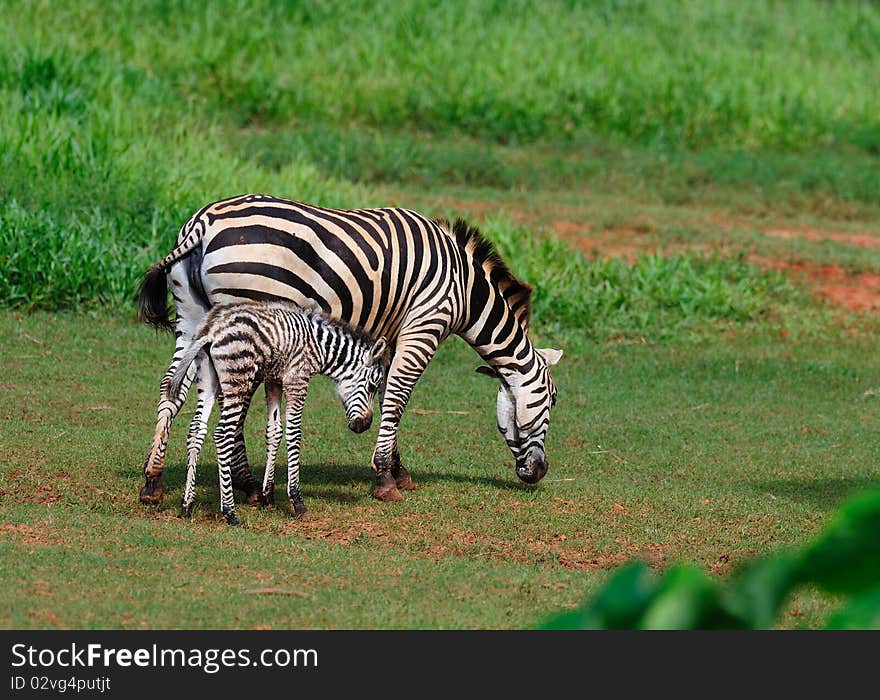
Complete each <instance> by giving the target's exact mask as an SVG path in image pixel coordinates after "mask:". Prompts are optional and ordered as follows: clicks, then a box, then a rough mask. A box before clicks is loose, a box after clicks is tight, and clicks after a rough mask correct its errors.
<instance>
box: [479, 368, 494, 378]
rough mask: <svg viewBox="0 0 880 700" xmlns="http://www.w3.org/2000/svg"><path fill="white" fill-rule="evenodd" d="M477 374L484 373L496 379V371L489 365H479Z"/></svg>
mask: <svg viewBox="0 0 880 700" xmlns="http://www.w3.org/2000/svg"><path fill="white" fill-rule="evenodd" d="M477 373H478V374H485V375H486V376H488V377H493V378H495V379H498V371H497V370H496V369H495V368H494V367H490V366H489V365H480V366H479V367H477Z"/></svg>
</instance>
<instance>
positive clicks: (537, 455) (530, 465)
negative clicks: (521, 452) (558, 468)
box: [516, 448, 547, 484]
mask: <svg viewBox="0 0 880 700" xmlns="http://www.w3.org/2000/svg"><path fill="white" fill-rule="evenodd" d="M546 473H547V457H546V456H545V455H544V452H543V451H542V450H539V449H537V448H533V449H531V450H529V453H528V455H527V456H526V458H525V459H523V460H517V464H516V475H517V476H518V477H519V478H520V479H522V480H523V481H525V482H526V483H527V484H537V483H538V482H539V481H540V480H541V479H543V478H544V475H545V474H546Z"/></svg>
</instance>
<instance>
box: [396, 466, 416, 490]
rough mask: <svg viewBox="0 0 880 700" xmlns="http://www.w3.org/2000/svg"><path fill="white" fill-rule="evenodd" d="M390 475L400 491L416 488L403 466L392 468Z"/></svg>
mask: <svg viewBox="0 0 880 700" xmlns="http://www.w3.org/2000/svg"><path fill="white" fill-rule="evenodd" d="M391 475H392V476H393V477H394V483H395V484H396V485H397V488H398V489H400V490H401V491H415V490H416V484H415V482H414V481H413V480H412V477H411V476H410V474H409V472H408V471H407V470H406V468H405V467H403V466H399V467H397V468H396V469H392V470H391Z"/></svg>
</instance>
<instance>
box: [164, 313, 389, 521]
mask: <svg viewBox="0 0 880 700" xmlns="http://www.w3.org/2000/svg"><path fill="white" fill-rule="evenodd" d="M385 349H386V342H385V340H384V339H382V338H380V339H379V340H377V341H375V342H373V341H372V340H371V339H370V338H369V337H368V336H366V335H365V334H364V333H362V332H356V331H354V330H353V329H351V328H348V327H346V326H344V325H342V324H340V323H337V322H332V321H330V320H329V319H327V318H326V317H324V316H323V315H322V314H321V313H319V312H314V311H304V310H302V309H300V308H299V307H296V306H294V305H293V304H290V303H277V302H274V303H260V302H239V303H235V304H225V305H218V306H215V307H214V308H213V309H212V310H211V311H210V312H209V313H208V315H207V317H206V318H205V321H204V323H203V324H202V326H201V328H200V329H199V331H198V332H197V333H196V336H195V338H194V339H193V341H192V343H191V345H190V346H189V347H188V348H187V349H186V351H185V353H184V354H183V356H182V358H181V360H180V363H179V364H178V366H177V368H176V370H175V373H174V374H173V375H172V377H171V382H170V386H169V395H170V396H172V397H176V396H178V395H179V394H180V393H181V392H182V391H183V390H184V386H185V383H186V381H187V377H188V374H189V371H190V366H191V365H192V363H193V362H194V361H195V360H196V358H199V373H200V381H203V382H204V384H205V386H206V389H208V390H210V389H211V388H213V389H214V390H216V392H217V396H218V398H219V402H220V421H219V423H218V424H217V428H216V430H215V433H214V438H215V442H216V445H217V466H218V470H219V474H220V508H221V511H222V512H223V514H224V516H225V517H226V520H227V522H229V523H230V524H232V525H235V524H238V519H237V517H236V514H235V503H234V501H233V497H232V471H231V463H232V459H233V456H234V451H235V447H236V439H237V436H238V435H239V434H240V432H241V430H242V426H243V424H244V419H245V416H246V414H247V410H248V406H249V405H250V401H251V398H252V397H253V394H254V391H255V390H256V388H257V387H258V386H259V384H260V383H261V382H264V383H265V384H266V396H267V400H268V423H267V428H266V443H267V459H266V472H265V476H264V479H263V496H264V497H265V498H266V499H267V500H272V494H273V493H274V490H275V483H274V481H275V456H276V454H277V451H278V445H279V442H280V439H281V415H280V404H281V393H282V392H283V393H284V396H285V398H286V401H287V410H286V416H285V419H286V441H287V495H288V497H289V498H290V500H291V502H292V503H293V507H294V510H295V512H296V513H297V514H302V513H304V512H305V510H306V508H305V505H304V504H303V501H302V494H301V493H300V488H299V469H300V446H301V440H302V409H303V404H304V403H305V398H306V391H307V388H308V383H309V380H310V379H311V378H312V377H313V376H314V375H316V374H324V375H327V376H329V377H331V378H332V379H333V380H334V381H335V382H336V392H337V395H338V396H339V398H340V400H341V401H342V405H343V407H344V408H345V413H346V416H347V417H348V421H349V427H351V428H352V430H354V431H355V432H361V431H363V430H365V429H366V428H367V427H369V425H370V422H371V420H372V417H373V399H374V397H375V394H376V390H377V389H378V387H379V385H380V384H381V382H382V379H383V374H384V354H385ZM202 378H206V379H202ZM191 437H192V436H191ZM197 437H198V436H196V438H197ZM201 437H202V438H203V437H204V433H203V432H202V433H201ZM200 447H201V443H200V442H199V443H198V444H194V445H191V446H190V449H191V450H192V449H195V450H196V454H197V453H198V449H199V448H200ZM195 471H196V470H195V461H194V460H190V461H189V462H188V465H187V479H186V486H185V488H184V494H183V503H182V512H183V514H184V516H188V515H189V514H190V513H191V511H192V505H193V499H194V496H195Z"/></svg>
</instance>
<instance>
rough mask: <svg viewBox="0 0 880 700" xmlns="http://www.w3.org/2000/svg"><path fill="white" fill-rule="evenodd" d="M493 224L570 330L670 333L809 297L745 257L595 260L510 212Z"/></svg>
mask: <svg viewBox="0 0 880 700" xmlns="http://www.w3.org/2000/svg"><path fill="white" fill-rule="evenodd" d="M486 228H487V231H489V232H490V235H491V238H492V239H493V240H494V241H495V242H496V244H497V247H498V250H499V252H500V253H501V255H502V257H503V258H504V259H505V260H506V261H507V262H508V264H509V265H510V266H511V268H512V269H513V270H515V271H516V274H517V275H518V276H520V277H521V278H522V279H523V280H524V281H526V282H529V283H530V284H532V285H533V286H534V288H535V290H534V293H533V297H532V301H533V315H534V317H535V318H536V319H540V323H541V325H542V327H543V328H547V329H553V330H555V331H558V332H562V333H565V334H566V335H568V336H569V337H571V336H572V335H576V336H580V337H581V338H587V339H597V338H598V339H604V338H609V337H614V336H623V337H650V338H652V339H660V338H668V337H673V336H675V335H678V334H679V333H681V332H682V331H684V330H687V329H694V328H697V327H699V326H705V324H706V323H707V322H709V323H713V322H720V323H726V324H742V323H748V322H752V321H759V320H767V319H773V317H774V316H777V317H778V315H779V314H780V312H781V311H782V310H784V309H785V308H786V307H787V306H789V305H792V304H794V303H795V302H799V301H800V302H802V301H805V298H804V294H803V292H802V291H800V290H798V289H797V288H795V287H794V286H793V285H792V284H791V282H790V281H789V280H788V279H787V278H786V277H784V276H783V275H782V274H780V273H779V272H776V271H767V270H762V269H760V268H757V267H755V266H754V265H751V264H749V263H747V262H745V261H744V260H742V259H740V258H724V257H716V256H709V255H705V254H697V253H686V254H676V255H666V256H662V255H659V254H648V255H640V256H638V257H637V258H636V259H635V260H634V261H633V262H628V261H627V260H625V259H623V258H610V259H607V260H595V261H590V260H587V259H586V258H585V257H583V256H582V255H580V254H579V253H578V252H577V251H575V250H573V249H572V248H571V246H570V245H569V244H568V243H567V242H565V241H561V240H559V239H556V238H549V237H544V238H538V237H535V236H533V235H531V234H530V233H529V232H528V231H526V230H524V229H522V228H518V227H516V226H514V225H512V224H511V223H510V222H509V221H506V220H504V219H494V220H490V221H489V222H487V226H486ZM777 320H778V318H777Z"/></svg>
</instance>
